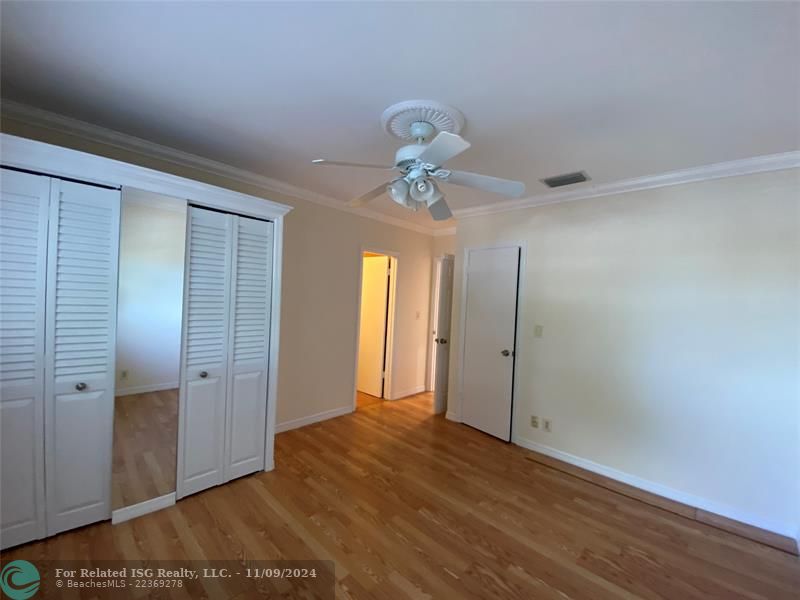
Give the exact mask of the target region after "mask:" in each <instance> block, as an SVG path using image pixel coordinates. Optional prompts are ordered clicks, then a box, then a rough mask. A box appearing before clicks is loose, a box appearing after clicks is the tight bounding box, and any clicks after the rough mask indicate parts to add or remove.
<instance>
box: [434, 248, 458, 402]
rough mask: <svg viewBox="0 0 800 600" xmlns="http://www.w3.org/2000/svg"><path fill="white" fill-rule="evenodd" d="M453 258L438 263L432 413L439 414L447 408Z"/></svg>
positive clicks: (448, 257)
mask: <svg viewBox="0 0 800 600" xmlns="http://www.w3.org/2000/svg"><path fill="white" fill-rule="evenodd" d="M453 262H454V261H453V256H451V255H447V256H444V257H443V258H442V260H441V261H440V263H439V269H438V275H439V281H438V283H437V288H438V294H437V298H436V300H437V306H436V324H435V327H436V331H435V335H436V339H435V343H436V359H435V361H436V362H435V364H434V366H433V368H434V397H433V412H434V413H435V414H439V413H441V412H444V411H445V409H446V408H447V379H448V373H449V366H450V317H451V313H452V304H453Z"/></svg>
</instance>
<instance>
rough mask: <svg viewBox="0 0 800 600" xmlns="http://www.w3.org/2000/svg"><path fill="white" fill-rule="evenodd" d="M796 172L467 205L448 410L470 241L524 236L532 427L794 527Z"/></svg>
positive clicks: (536, 439)
mask: <svg viewBox="0 0 800 600" xmlns="http://www.w3.org/2000/svg"><path fill="white" fill-rule="evenodd" d="M799 173H800V171H798V170H792V171H781V172H774V173H764V174H756V175H750V176H743V177H736V178H727V179H719V180H715V181H706V182H702V183H695V184H686V185H680V186H674V187H665V188H660V189H655V190H648V191H641V192H633V193H628V194H623V195H618V196H611V197H605V198H595V199H591V200H585V201H580V202H571V203H563V204H554V205H549V206H542V207H538V208H531V209H525V210H519V211H514V212H507V213H500V214H495V215H490V216H485V217H475V218H468V219H463V220H460V221H459V223H458V233H457V236H458V244H457V245H458V250H457V252H456V282H455V292H456V296H457V298H456V300H455V301H454V317H453V325H454V331H453V333H452V335H451V339H452V341H453V350H454V352H453V354H452V357H453V360H452V364H451V379H450V390H451V394H450V399H449V406H448V412H449V413H451V414H453V413H455V414H457V413H458V410H459V406H458V402H459V400H458V394H457V390H458V385H457V382H458V364H457V362H458V361H457V359H458V352H457V351H456V349H457V348H459V347H460V339H462V336H461V332H460V331H458V329H459V326H460V295H461V269H462V264H461V259H462V256H463V249H464V248H465V247H478V246H485V245H489V244H495V243H498V242H519V241H522V242H525V243H526V244H527V267H526V269H525V271H524V273H523V286H524V289H523V292H522V294H521V298H520V319H521V320H520V325H521V328H520V330H519V331H518V339H519V342H518V347H517V352H518V354H517V356H518V368H517V373H518V378H517V388H516V397H515V418H514V435H515V437H516V438H517V440H518V441H520V442H521V443H525V444H528V445H529V446H531V445H537V444H538V445H540V447H541V448H544V449H549V450H551V451H555V452H556V453H564V454H562V456H564V457H567V458H570V457H571V458H576V459H580V460H584V461H591V463H585V464H587V465H589V466H592V464H593V466H594V467H599V468H601V469H606V471H607V472H608V473H609V474H611V475H615V476H619V475H622V476H629V480H631V481H633V482H634V483H636V484H652V485H650V488H651V489H653V490H654V491H657V492H661V493H667V494H672V495H673V496H676V495H677V497H678V498H679V499H681V500H683V501H688V502H689V503H694V504H700V505H703V506H704V507H706V508H708V509H709V510H712V511H713V512H719V513H722V514H727V516H730V517H732V518H736V519H738V520H742V521H746V522H750V523H752V524H755V525H758V526H762V527H766V528H768V529H772V530H773V531H779V532H782V533H784V534H789V535H795V534H796V533H797V531H798V526H799V525H800V489H798V486H799V485H800V439H798V434H799V431H798V426H799V425H800V413H799V412H798V411H799V410H800V409H799V408H798V406H799V405H800V402H799V398H800V380H799V379H798V372H799V371H800V370H799V369H798V365H799V364H800V363H799V361H798V358H799V353H798V340H799V339H800V316H799V315H798V313H799V312H800V293H799V292H798V277H799V276H800V244H799V243H798V235H799V234H798V232H799V231H800V227H799V223H798V203H799V202H800V175H799ZM534 324H541V325H542V326H543V327H544V330H543V334H544V335H543V337H541V338H535V337H534V336H533V328H534ZM520 367H521V368H520ZM532 414H535V415H539V416H540V417H543V418H548V419H551V420H552V427H553V431H552V433H546V432H544V431H543V430H541V429H533V428H531V427H530V416H531V415H532Z"/></svg>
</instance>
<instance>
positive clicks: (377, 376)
mask: <svg viewBox="0 0 800 600" xmlns="http://www.w3.org/2000/svg"><path fill="white" fill-rule="evenodd" d="M359 258H360V262H361V265H360V266H361V269H360V270H361V282H360V291H359V325H358V355H357V359H356V393H355V398H354V408H355V409H356V410H359V409H363V408H368V407H371V406H376V405H378V404H380V403H381V402H383V400H384V399H391V398H392V393H391V360H392V340H393V337H394V336H393V324H394V304H395V302H394V298H395V280H396V271H397V257H396V256H394V255H391V254H389V253H385V252H381V251H374V250H363V251H362V252H361V255H360V257H359Z"/></svg>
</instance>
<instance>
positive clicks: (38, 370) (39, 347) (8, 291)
mask: <svg viewBox="0 0 800 600" xmlns="http://www.w3.org/2000/svg"><path fill="white" fill-rule="evenodd" d="M49 206H50V178H49V177H43V176H39V175H31V174H29V173H20V172H17V171H10V170H6V169H2V170H0V427H1V428H2V431H0V461H2V462H1V463H0V476H1V477H2V481H0V543H2V548H8V547H10V546H16V545H17V544H21V543H23V542H27V541H30V540H34V539H38V538H42V537H44V536H45V535H46V528H45V525H46V523H45V491H44V355H45V352H44V341H45V340H44V336H45V284H46V269H47V224H48V214H49Z"/></svg>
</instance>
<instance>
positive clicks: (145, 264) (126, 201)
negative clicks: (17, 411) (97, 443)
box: [112, 188, 186, 510]
mask: <svg viewBox="0 0 800 600" xmlns="http://www.w3.org/2000/svg"><path fill="white" fill-rule="evenodd" d="M185 239H186V201H185V200H180V199H177V198H172V197H169V196H163V195H159V194H154V193H151V192H144V191H139V190H136V189H132V188H124V189H123V194H122V211H121V218H120V250H119V291H118V306H117V346H116V379H115V381H116V394H115V400H114V448H113V473H112V509H113V510H118V509H120V508H125V507H130V506H133V505H136V504H140V503H142V502H145V501H148V500H153V499H155V498H159V497H162V496H165V495H168V494H172V493H173V492H175V473H176V470H175V469H176V451H177V440H178V390H179V387H180V359H181V323H182V312H183V279H184V253H185V245H186V244H185Z"/></svg>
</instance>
